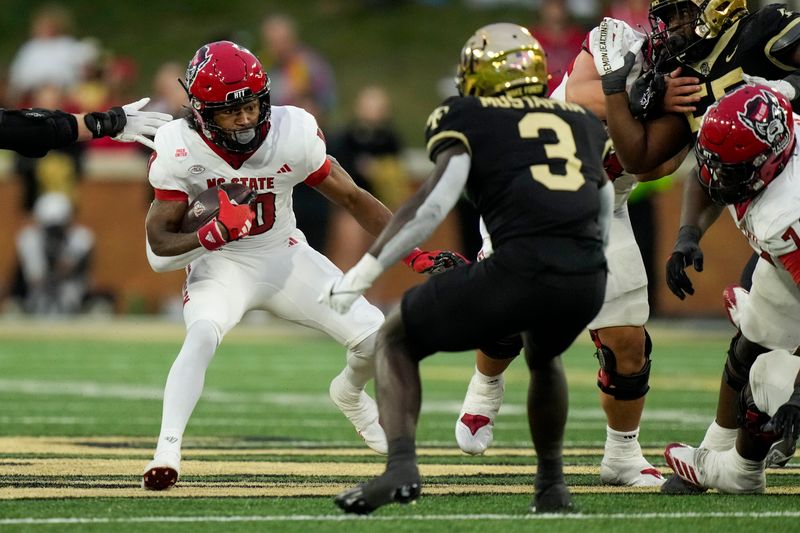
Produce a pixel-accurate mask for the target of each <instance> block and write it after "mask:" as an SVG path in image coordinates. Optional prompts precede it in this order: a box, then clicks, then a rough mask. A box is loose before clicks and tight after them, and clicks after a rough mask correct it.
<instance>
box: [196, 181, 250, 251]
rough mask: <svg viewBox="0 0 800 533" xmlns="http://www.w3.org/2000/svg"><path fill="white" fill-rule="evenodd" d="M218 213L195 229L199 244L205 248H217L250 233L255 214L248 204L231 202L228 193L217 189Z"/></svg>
mask: <svg viewBox="0 0 800 533" xmlns="http://www.w3.org/2000/svg"><path fill="white" fill-rule="evenodd" d="M217 197H218V198H219V214H218V215H217V216H216V217H214V218H212V219H211V220H210V221H208V222H207V223H206V224H205V225H203V226H202V227H200V229H198V230H197V237H198V238H199V239H200V244H202V245H203V247H204V248H206V249H207V250H218V249H219V248H222V246H223V245H224V244H226V243H228V242H231V241H235V240H237V239H241V238H242V237H245V236H247V234H249V233H250V228H252V226H253V219H254V218H255V216H256V214H255V212H254V211H253V210H252V208H251V207H250V205H249V204H246V205H238V204H235V203H231V201H230V199H229V198H228V193H226V192H225V191H224V190H222V189H219V190H218V191H217Z"/></svg>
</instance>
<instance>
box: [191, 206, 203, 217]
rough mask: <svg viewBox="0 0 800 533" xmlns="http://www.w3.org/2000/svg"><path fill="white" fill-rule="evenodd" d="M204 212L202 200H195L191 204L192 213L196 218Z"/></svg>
mask: <svg viewBox="0 0 800 533" xmlns="http://www.w3.org/2000/svg"><path fill="white" fill-rule="evenodd" d="M205 212H206V206H204V205H203V203H202V202H195V204H194V205H193V206H192V214H193V215H194V216H196V217H197V218H200V216H202V214H203V213H205Z"/></svg>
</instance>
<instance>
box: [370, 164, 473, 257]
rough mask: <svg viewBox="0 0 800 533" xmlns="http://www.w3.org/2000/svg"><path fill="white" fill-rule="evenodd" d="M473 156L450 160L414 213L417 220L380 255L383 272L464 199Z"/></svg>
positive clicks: (403, 229) (392, 239)
mask: <svg viewBox="0 0 800 533" xmlns="http://www.w3.org/2000/svg"><path fill="white" fill-rule="evenodd" d="M470 163H471V160H470V157H469V155H467V154H458V155H456V156H453V157H451V158H450V160H449V161H448V163H447V168H445V170H444V173H443V174H442V176H441V178H439V181H438V182H437V183H436V185H435V186H434V188H433V190H432V191H431V192H430V194H428V197H427V198H425V200H424V201H423V202H422V204H421V205H420V206H419V209H417V212H416V213H415V214H414V218H412V219H411V220H409V221H408V222H406V224H405V226H403V227H402V228H400V230H399V231H398V232H397V233H396V234H395V235H394V237H392V238H391V239H390V240H389V241H388V242H387V243H386V245H385V246H384V247H383V249H382V250H381V253H380V254H379V255H378V262H379V263H380V264H381V266H382V267H383V269H384V270H386V269H387V268H389V267H390V266H392V265H394V264H395V263H397V262H398V261H400V260H401V259H402V258H403V257H405V256H406V254H408V252H409V250H411V249H412V248H414V246H416V245H418V244H419V243H421V242H422V241H424V240H425V239H427V238H428V237H430V236H431V234H432V233H433V230H435V229H436V228H437V226H439V224H441V222H442V220H444V217H445V216H447V213H449V212H450V210H451V209H453V206H454V205H456V202H457V201H458V199H459V198H460V196H461V191H462V190H463V189H464V185H466V183H467V178H468V177H469V168H470Z"/></svg>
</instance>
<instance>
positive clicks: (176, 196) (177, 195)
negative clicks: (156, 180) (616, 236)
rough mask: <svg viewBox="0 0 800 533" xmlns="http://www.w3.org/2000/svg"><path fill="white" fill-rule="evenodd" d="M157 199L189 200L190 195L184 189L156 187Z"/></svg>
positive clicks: (164, 200)
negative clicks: (172, 189)
mask: <svg viewBox="0 0 800 533" xmlns="http://www.w3.org/2000/svg"><path fill="white" fill-rule="evenodd" d="M156 200H161V201H163V202H188V201H189V195H188V194H186V193H185V192H183V191H170V190H167V189H156Z"/></svg>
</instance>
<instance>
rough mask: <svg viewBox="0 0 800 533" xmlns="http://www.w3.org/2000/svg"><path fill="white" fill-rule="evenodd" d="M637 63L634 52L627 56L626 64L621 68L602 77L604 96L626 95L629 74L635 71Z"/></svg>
mask: <svg viewBox="0 0 800 533" xmlns="http://www.w3.org/2000/svg"><path fill="white" fill-rule="evenodd" d="M635 63H636V54H634V53H633V52H628V53H627V54H625V63H624V65H623V66H622V67H621V68H619V69H617V70H613V71H611V72H609V73H608V74H603V75H602V76H600V84H601V85H602V86H603V94H606V95H610V94H617V93H624V92H625V86H626V83H627V80H628V74H629V73H630V71H631V70H632V69H633V65H634V64H635Z"/></svg>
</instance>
